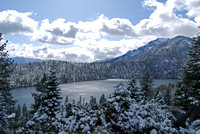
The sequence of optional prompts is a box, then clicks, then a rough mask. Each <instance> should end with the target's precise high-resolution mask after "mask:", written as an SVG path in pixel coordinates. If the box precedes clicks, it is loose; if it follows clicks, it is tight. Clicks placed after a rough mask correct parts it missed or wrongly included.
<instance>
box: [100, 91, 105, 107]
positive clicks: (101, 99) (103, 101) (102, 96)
mask: <svg viewBox="0 0 200 134" xmlns="http://www.w3.org/2000/svg"><path fill="white" fill-rule="evenodd" d="M106 102H107V100H106V98H105V95H104V94H102V95H101V97H100V99H99V106H100V107H104V106H105V105H106Z"/></svg>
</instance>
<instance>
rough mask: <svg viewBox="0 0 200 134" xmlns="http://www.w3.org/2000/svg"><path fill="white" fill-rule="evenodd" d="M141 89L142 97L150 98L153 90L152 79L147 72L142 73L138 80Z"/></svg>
mask: <svg viewBox="0 0 200 134" xmlns="http://www.w3.org/2000/svg"><path fill="white" fill-rule="evenodd" d="M140 86H141V91H142V92H143V99H144V100H150V98H151V96H152V91H153V79H152V78H151V77H150V74H149V73H148V72H147V73H145V74H144V76H143V77H142V79H141V80H140Z"/></svg>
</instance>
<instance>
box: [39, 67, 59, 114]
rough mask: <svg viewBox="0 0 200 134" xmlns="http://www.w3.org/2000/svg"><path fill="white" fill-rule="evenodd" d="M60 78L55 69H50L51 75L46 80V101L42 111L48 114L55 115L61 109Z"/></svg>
mask: <svg viewBox="0 0 200 134" xmlns="http://www.w3.org/2000/svg"><path fill="white" fill-rule="evenodd" d="M58 85H59V80H58V77H57V75H56V71H55V70H51V71H50V75H49V77H48V79H47V82H46V88H45V92H46V93H45V95H44V102H43V103H42V111H43V112H45V113H46V114H47V115H48V116H51V117H55V113H56V112H57V111H59V110H60V104H61V100H62V97H61V89H60V88H59V87H58Z"/></svg>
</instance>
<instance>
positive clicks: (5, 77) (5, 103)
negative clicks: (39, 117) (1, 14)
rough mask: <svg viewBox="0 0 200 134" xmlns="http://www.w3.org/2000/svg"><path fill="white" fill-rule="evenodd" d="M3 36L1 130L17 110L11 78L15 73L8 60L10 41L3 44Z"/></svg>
mask: <svg viewBox="0 0 200 134" xmlns="http://www.w3.org/2000/svg"><path fill="white" fill-rule="evenodd" d="M2 39H3V38H2V34H1V33H0V111H1V112H0V128H1V127H7V126H8V120H7V119H6V117H7V116H8V115H9V114H12V113H13V112H14V110H15V103H16V101H14V100H13V96H12V94H11V89H12V87H11V84H10V76H11V74H12V72H13V61H12V60H11V59H10V58H8V51H6V45H7V43H8V41H6V42H5V43H2Z"/></svg>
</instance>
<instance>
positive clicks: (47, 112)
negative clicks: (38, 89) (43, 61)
mask: <svg viewBox="0 0 200 134" xmlns="http://www.w3.org/2000/svg"><path fill="white" fill-rule="evenodd" d="M58 85H59V80H58V77H57V75H56V71H55V70H50V74H49V76H48V78H47V81H46V82H45V92H44V94H43V100H44V101H42V104H41V106H40V107H39V109H38V110H37V112H36V113H35V114H34V116H33V118H32V119H31V120H30V121H28V122H27V124H26V129H25V132H29V131H31V132H32V133H48V132H55V133H57V132H58V129H59V126H58V121H57V118H56V115H57V114H58V112H60V111H61V100H62V97H61V89H60V88H59V87H58Z"/></svg>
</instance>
